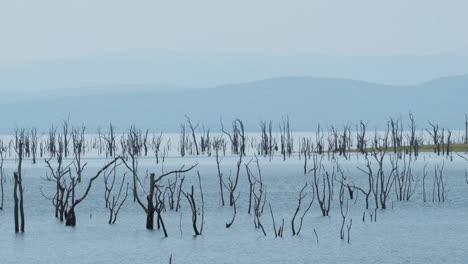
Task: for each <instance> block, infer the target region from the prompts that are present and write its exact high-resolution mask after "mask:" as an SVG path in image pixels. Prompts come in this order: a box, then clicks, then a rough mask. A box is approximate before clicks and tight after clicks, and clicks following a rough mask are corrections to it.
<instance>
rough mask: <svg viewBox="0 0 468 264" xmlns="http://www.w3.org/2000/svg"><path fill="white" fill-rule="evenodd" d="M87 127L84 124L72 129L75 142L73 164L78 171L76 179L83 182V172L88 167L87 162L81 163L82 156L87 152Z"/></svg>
mask: <svg viewBox="0 0 468 264" xmlns="http://www.w3.org/2000/svg"><path fill="white" fill-rule="evenodd" d="M85 130H86V127H85V126H82V127H80V128H73V130H72V143H73V156H74V159H73V165H74V166H75V171H76V176H77V178H76V180H77V182H81V175H82V173H83V170H84V168H85V167H86V165H87V163H84V164H82V163H81V156H82V155H83V154H84V153H85V150H84V145H85V137H84V133H85Z"/></svg>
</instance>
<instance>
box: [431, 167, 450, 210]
mask: <svg viewBox="0 0 468 264" xmlns="http://www.w3.org/2000/svg"><path fill="white" fill-rule="evenodd" d="M444 167H445V164H442V166H439V165H436V166H435V167H434V185H433V189H432V202H439V203H440V202H445V200H446V199H447V187H446V182H445V179H444Z"/></svg>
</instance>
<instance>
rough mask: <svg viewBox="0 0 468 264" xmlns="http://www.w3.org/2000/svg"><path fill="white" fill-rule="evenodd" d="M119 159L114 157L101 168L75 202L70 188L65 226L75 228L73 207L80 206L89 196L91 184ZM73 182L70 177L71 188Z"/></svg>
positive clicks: (73, 191) (73, 190) (73, 192)
mask: <svg viewBox="0 0 468 264" xmlns="http://www.w3.org/2000/svg"><path fill="white" fill-rule="evenodd" d="M119 159H121V158H120V157H116V158H114V159H113V160H112V161H110V162H109V163H107V164H106V165H105V166H104V167H102V168H101V169H100V170H99V171H98V172H97V173H96V175H95V176H94V177H92V178H91V179H90V180H89V182H88V186H87V187H86V190H85V192H84V193H83V195H82V196H81V197H80V198H78V199H76V200H75V187H73V188H72V196H71V204H70V207H69V208H68V210H67V213H66V220H65V225H66V226H75V225H76V215H75V207H76V206H77V205H78V204H80V203H81V202H82V201H83V200H84V199H85V198H86V197H87V196H88V194H89V191H90V190H91V187H92V185H93V182H94V181H95V180H96V179H97V178H98V177H99V176H100V175H101V174H102V173H103V172H104V171H105V170H107V168H109V167H110V166H112V165H113V164H114V163H116V162H117V161H118V160H119ZM74 182H75V178H74V177H72V183H71V185H72V186H75V184H74Z"/></svg>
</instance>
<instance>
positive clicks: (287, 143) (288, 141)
mask: <svg viewBox="0 0 468 264" xmlns="http://www.w3.org/2000/svg"><path fill="white" fill-rule="evenodd" d="M279 129H280V146H281V154H282V155H283V160H286V155H287V156H288V157H290V156H291V154H292V152H293V145H294V141H293V137H292V135H291V130H290V126H289V117H287V118H286V119H284V118H283V123H282V124H280V126H279Z"/></svg>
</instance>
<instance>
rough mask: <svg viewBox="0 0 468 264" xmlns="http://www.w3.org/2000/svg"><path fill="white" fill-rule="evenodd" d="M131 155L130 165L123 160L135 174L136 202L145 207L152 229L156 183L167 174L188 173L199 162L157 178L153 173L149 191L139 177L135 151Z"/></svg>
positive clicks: (134, 192)
mask: <svg viewBox="0 0 468 264" xmlns="http://www.w3.org/2000/svg"><path fill="white" fill-rule="evenodd" d="M134 140H135V139H134V138H132V136H130V139H129V141H130V144H134V143H132V142H134ZM129 155H130V157H131V160H132V163H131V164H130V165H129V164H128V162H127V161H125V159H122V161H123V163H124V164H125V166H126V167H127V169H128V170H129V171H130V172H131V173H132V175H133V187H132V188H133V194H134V199H135V200H136V202H138V204H139V205H140V206H141V208H142V209H143V211H144V212H145V214H146V228H147V229H150V230H152V229H153V228H154V213H155V212H156V208H155V202H154V198H155V195H154V194H155V188H156V184H158V183H159V182H160V181H161V180H162V179H164V178H165V177H167V176H170V175H173V174H181V173H186V172H188V171H190V170H192V169H193V168H195V167H196V166H197V164H195V165H192V166H191V167H189V168H187V169H184V167H185V166H182V167H181V168H180V169H178V170H173V171H169V172H165V173H163V174H161V175H160V176H159V177H158V178H156V176H155V174H154V173H151V174H150V181H149V188H148V192H146V191H145V190H144V188H143V185H142V183H141V181H140V178H139V177H138V172H137V169H138V166H137V161H136V155H135V151H130V152H129ZM138 188H139V189H140V190H141V192H142V193H143V195H144V197H145V198H146V203H147V204H146V205H145V204H144V203H143V201H142V200H141V199H140V196H139V194H138Z"/></svg>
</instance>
